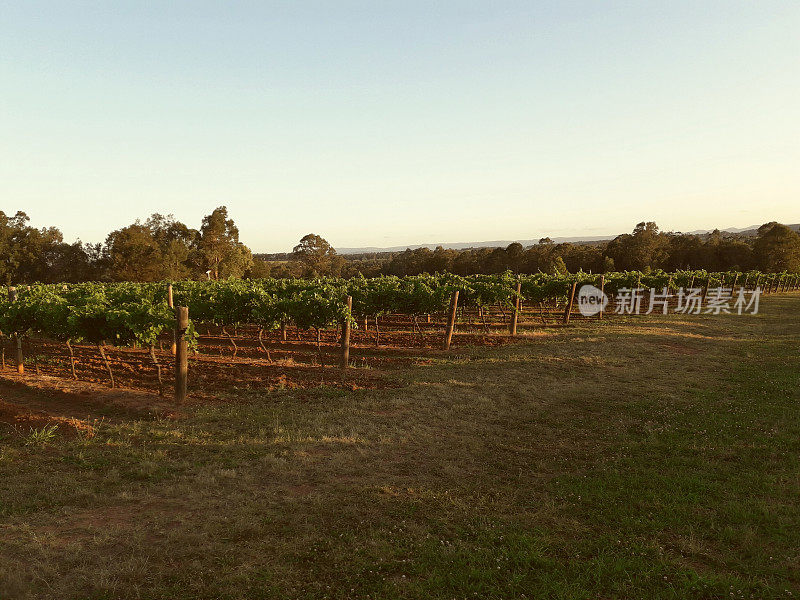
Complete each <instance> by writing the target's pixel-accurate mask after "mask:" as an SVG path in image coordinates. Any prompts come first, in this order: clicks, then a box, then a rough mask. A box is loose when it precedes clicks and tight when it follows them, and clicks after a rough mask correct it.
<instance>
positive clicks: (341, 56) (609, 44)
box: [0, 0, 800, 253]
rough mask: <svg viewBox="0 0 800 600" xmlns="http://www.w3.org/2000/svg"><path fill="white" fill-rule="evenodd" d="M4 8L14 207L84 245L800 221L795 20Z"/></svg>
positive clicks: (411, 7)
mask: <svg viewBox="0 0 800 600" xmlns="http://www.w3.org/2000/svg"><path fill="white" fill-rule="evenodd" d="M2 16H3V19H0V73H2V76H3V81H4V83H5V85H6V89H7V93H6V94H4V95H3V96H2V98H0V109H1V110H0V135H2V136H3V140H4V142H5V143H4V144H3V146H2V147H0V194H1V195H2V197H3V198H4V204H5V205H6V206H12V207H14V208H13V209H11V208H9V209H8V210H12V211H13V210H23V211H24V212H26V213H27V214H28V215H30V217H31V223H32V224H33V225H35V226H37V227H42V226H47V225H51V224H52V225H57V226H58V227H59V228H60V229H61V230H62V231H63V233H64V236H65V239H67V240H74V239H77V238H80V239H81V240H83V241H87V242H92V243H97V242H102V241H103V240H104V239H105V235H106V234H107V233H108V232H109V231H112V230H115V229H117V228H119V227H123V226H125V225H127V224H130V223H132V222H134V220H135V219H137V218H139V219H145V218H147V216H149V215H150V214H151V213H154V212H158V213H161V214H174V215H175V216H176V218H178V219H179V220H181V221H183V222H185V223H186V224H187V225H189V226H192V227H198V226H199V223H200V220H201V218H202V216H203V215H205V214H208V213H210V212H211V211H212V210H213V209H214V208H216V207H217V206H221V205H225V206H227V207H228V209H229V211H230V214H231V216H232V217H233V218H234V220H235V221H236V222H237V224H238V226H239V228H240V232H241V238H242V240H243V241H244V242H245V243H246V244H247V245H248V246H249V247H250V248H252V249H253V251H254V252H259V253H262V252H278V251H283V249H286V248H290V247H291V246H292V245H293V244H295V243H296V241H297V240H299V238H300V237H301V236H302V235H304V234H305V233H308V232H309V231H315V232H319V233H320V235H324V236H325V237H326V238H327V239H328V240H329V241H330V242H331V243H332V244H333V245H334V246H335V247H394V246H403V245H419V244H425V243H435V242H426V241H425V240H456V239H458V240H498V239H532V238H534V237H537V236H539V237H542V236H544V235H548V232H551V233H550V237H552V236H553V235H554V234H553V233H552V232H557V233H558V235H559V236H564V237H581V236H602V235H611V234H610V233H609V232H614V231H618V232H623V231H628V230H630V229H631V227H632V224H635V223H636V222H639V221H641V220H642V218H641V217H637V216H635V215H648V217H647V219H648V220H653V221H655V222H656V223H658V224H659V226H661V227H662V228H664V229H666V230H682V231H693V230H698V229H705V228H707V226H708V224H709V223H712V224H713V223H720V222H723V223H734V224H737V226H740V227H746V226H749V225H750V224H752V223H757V222H761V223H763V222H766V221H770V220H778V221H782V222H794V221H797V220H798V217H797V216H796V201H797V197H798V192H800V170H798V169H797V168H796V166H797V164H800V82H798V80H797V78H793V77H790V76H788V75H789V74H790V73H793V72H794V71H796V69H797V59H796V57H797V56H799V55H800V39H798V37H797V35H796V31H797V30H798V29H800V4H797V3H791V2H780V1H769V2H762V3H758V4H757V5H754V4H751V3H746V2H727V1H726V2H723V1H721V0H713V1H709V2H704V3H688V2H683V3H670V4H668V5H662V6H655V5H644V4H643V5H633V6H632V5H626V4H624V3H617V2H611V3H602V4H600V3H596V2H588V1H578V2H574V3H569V4H567V3H546V2H535V3H529V2H521V1H509V2H503V3H500V4H492V5H484V4H482V3H478V2H466V1H465V2H450V3H442V4H438V5H436V6H432V5H429V4H428V3H424V2H409V3H405V4H402V5H398V6H389V5H381V6H377V5H372V4H364V3H358V2H346V3H344V4H341V5H338V6H336V7H331V6H329V5H327V4H325V3H319V2H303V3H294V4H292V5H289V6H286V5H281V4H279V3H253V2H245V1H238V2H231V3H226V4H225V5H218V4H216V3H213V2H209V1H206V0H199V1H195V2H191V3H190V2H186V1H183V2H177V3H173V4H170V5H169V6H142V5H138V4H115V5H114V6H95V7H91V6H88V5H86V4H83V3H78V2H70V1H59V2H56V1H53V0H50V1H44V2H40V3H36V4H31V3H19V4H10V5H5V6H4V7H3V9H2ZM765 199H766V200H765ZM4 210H6V209H5V208H4ZM738 224H740V225H738ZM440 243H447V242H440ZM451 243H459V242H451Z"/></svg>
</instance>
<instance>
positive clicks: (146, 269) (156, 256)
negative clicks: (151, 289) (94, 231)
mask: <svg viewBox="0 0 800 600" xmlns="http://www.w3.org/2000/svg"><path fill="white" fill-rule="evenodd" d="M104 258H105V262H106V269H107V272H108V277H109V278H110V279H113V280H115V281H158V280H159V279H161V275H162V269H161V248H159V246H158V243H157V242H156V239H155V238H154V237H153V233H152V231H151V230H150V228H149V227H147V225H143V224H142V223H140V222H139V221H137V222H136V223H134V224H133V225H128V226H127V227H123V228H122V229H118V230H116V231H112V232H111V233H109V234H108V237H107V238H106V244H105V249H104Z"/></svg>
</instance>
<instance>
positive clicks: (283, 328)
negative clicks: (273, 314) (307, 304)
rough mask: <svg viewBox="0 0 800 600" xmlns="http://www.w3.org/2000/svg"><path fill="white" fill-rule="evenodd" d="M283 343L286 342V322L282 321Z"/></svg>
mask: <svg viewBox="0 0 800 600" xmlns="http://www.w3.org/2000/svg"><path fill="white" fill-rule="evenodd" d="M281 341H282V342H285V341H286V321H281Z"/></svg>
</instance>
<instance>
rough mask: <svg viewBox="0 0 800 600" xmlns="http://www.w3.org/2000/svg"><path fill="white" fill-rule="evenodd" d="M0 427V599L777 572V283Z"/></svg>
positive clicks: (791, 345)
mask: <svg viewBox="0 0 800 600" xmlns="http://www.w3.org/2000/svg"><path fill="white" fill-rule="evenodd" d="M763 309H764V312H763V314H761V315H758V316H756V317H738V316H720V317H708V316H701V317H698V318H696V319H692V318H688V317H667V318H664V317H651V318H643V317H640V318H624V319H609V320H607V321H606V322H603V323H597V322H584V323H579V324H576V325H575V326H574V327H570V328H565V329H549V330H547V333H546V334H545V335H540V336H536V337H535V338H533V339H531V340H528V341H524V342H523V343H521V344H520V345H513V346H503V347H498V348H493V349H476V350H469V349H463V350H461V349H460V350H459V355H458V356H457V357H456V358H455V359H447V360H445V359H436V360H431V361H428V362H427V364H426V365H424V366H417V367H409V368H407V369H402V370H398V371H396V372H393V373H392V375H391V376H392V377H395V378H397V379H398V380H399V381H400V382H401V383H402V386H401V387H399V388H397V389H387V390H371V391H370V390H359V391H357V392H346V391H344V390H341V389H336V388H323V389H318V390H306V391H300V390H295V391H290V390H274V391H272V392H269V393H263V394H260V393H257V392H252V391H251V392H243V393H241V394H240V395H238V396H235V397H230V398H227V399H226V401H225V402H223V403H218V404H215V405H207V406H196V407H194V408H193V409H191V411H190V413H189V414H188V416H186V417H184V418H180V419H170V418H159V419H155V420H132V421H117V422H103V423H98V424H97V426H96V427H95V429H94V432H93V436H91V437H90V436H77V437H63V436H58V435H57V436H55V437H54V438H53V439H50V440H49V441H48V442H47V443H45V444H40V445H26V438H25V435H23V433H26V432H22V433H20V432H14V431H10V432H3V434H4V436H3V437H2V438H0V590H2V593H0V597H2V598H6V597H8V598H16V597H20V598H54V597H58V598H139V597H143V598H196V597H209V598H326V597H328V598H366V597H369V598H414V599H416V598H454V597H455V598H498V599H499V598H522V597H527V598H536V597H544V598H723V597H724V598H732V597H733V598H751V597H752V598H768V597H791V595H790V593H791V594H794V595H795V596H796V595H797V594H798V593H800V579H798V572H800V570H798V564H800V551H799V550H798V548H800V533H798V527H797V523H798V522H800V510H799V509H798V503H797V498H798V497H800V480H798V478H797V473H798V472H800V458H798V457H800V419H799V418H798V417H799V416H800V414H799V413H800V410H799V409H798V400H799V399H800V394H799V392H798V375H797V373H798V366H800V358H799V355H798V352H797V348H798V347H800V343H799V342H800V320H798V319H797V318H796V315H797V314H798V313H800V299H798V298H781V297H771V298H769V301H768V302H765V303H764V306H763Z"/></svg>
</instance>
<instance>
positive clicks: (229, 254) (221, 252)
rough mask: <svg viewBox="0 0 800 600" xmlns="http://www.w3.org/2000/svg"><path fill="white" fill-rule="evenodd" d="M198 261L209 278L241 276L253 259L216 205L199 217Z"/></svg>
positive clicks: (226, 217)
mask: <svg viewBox="0 0 800 600" xmlns="http://www.w3.org/2000/svg"><path fill="white" fill-rule="evenodd" d="M196 256H197V257H198V264H199V265H200V267H201V269H202V270H203V271H206V272H208V273H209V275H210V276H211V278H212V279H227V278H230V277H233V278H238V277H242V276H243V275H244V274H245V273H246V272H247V270H248V269H249V268H250V267H251V265H252V263H253V255H252V253H251V252H250V249H249V248H248V247H247V246H245V245H244V244H242V243H241V242H240V241H239V229H238V228H237V227H236V224H235V223H234V222H233V219H229V218H228V209H227V208H226V207H224V206H220V207H219V208H217V209H215V210H214V212H212V213H211V214H210V215H207V216H205V217H203V224H202V226H201V227H200V238H199V241H198V244H197V255H196Z"/></svg>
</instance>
